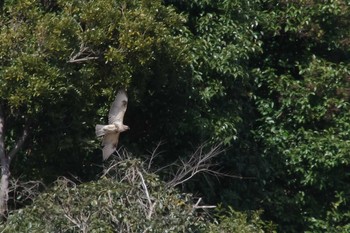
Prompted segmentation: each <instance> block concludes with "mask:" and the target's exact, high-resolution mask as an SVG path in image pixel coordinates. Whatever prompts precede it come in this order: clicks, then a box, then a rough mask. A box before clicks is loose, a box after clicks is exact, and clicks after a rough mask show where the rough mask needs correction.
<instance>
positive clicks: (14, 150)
mask: <svg viewBox="0 0 350 233" xmlns="http://www.w3.org/2000/svg"><path fill="white" fill-rule="evenodd" d="M27 137H28V126H25V127H24V129H23V134H22V136H21V137H20V138H19V139H18V141H17V143H16V145H15V146H14V147H13V148H12V150H11V151H10V153H9V154H8V157H9V159H10V161H11V160H12V159H13V157H14V156H15V155H16V154H17V152H18V151H19V150H20V149H21V147H22V146H23V143H24V142H25V140H26V139H27Z"/></svg>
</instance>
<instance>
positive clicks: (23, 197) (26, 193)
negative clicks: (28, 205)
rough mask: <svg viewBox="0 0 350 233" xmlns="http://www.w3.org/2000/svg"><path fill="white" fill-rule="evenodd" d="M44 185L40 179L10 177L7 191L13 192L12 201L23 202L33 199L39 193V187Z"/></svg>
mask: <svg viewBox="0 0 350 233" xmlns="http://www.w3.org/2000/svg"><path fill="white" fill-rule="evenodd" d="M43 187H45V185H44V183H43V182H41V181H26V182H23V181H21V180H20V179H11V180H10V188H9V192H11V193H13V197H12V199H13V202H14V204H16V203H24V202H25V201H33V200H34V199H35V198H36V197H37V196H38V195H39V194H40V189H41V188H43Z"/></svg>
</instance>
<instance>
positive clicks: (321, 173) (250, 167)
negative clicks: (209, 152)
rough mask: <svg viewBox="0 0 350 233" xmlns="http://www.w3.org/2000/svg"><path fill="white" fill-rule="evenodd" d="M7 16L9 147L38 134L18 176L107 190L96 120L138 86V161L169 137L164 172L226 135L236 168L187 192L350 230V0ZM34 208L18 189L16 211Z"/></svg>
mask: <svg viewBox="0 0 350 233" xmlns="http://www.w3.org/2000/svg"><path fill="white" fill-rule="evenodd" d="M0 11H1V18H0V26H1V31H0V108H1V111H0V113H1V114H2V115H3V116H4V122H5V123H4V129H5V130H4V131H3V136H4V137H3V141H4V151H5V152H6V151H7V152H8V151H11V148H14V146H15V145H16V143H17V141H18V139H19V138H21V136H22V135H23V132H28V136H27V137H26V140H25V142H24V144H23V146H22V147H21V149H20V150H19V151H18V153H17V154H16V156H14V157H13V159H12V160H11V167H10V170H11V177H12V178H13V179H19V180H21V181H23V182H27V181H32V180H40V181H42V182H43V183H44V184H45V185H46V186H48V187H56V188H54V189H57V190H60V187H62V186H60V185H57V182H56V186H55V185H54V183H53V182H55V181H56V180H57V178H58V177H68V178H70V179H74V180H79V182H80V183H82V186H81V187H85V186H83V185H87V186H88V184H92V185H96V187H98V188H96V189H94V188H89V187H88V188H87V190H89V191H86V192H88V193H90V194H91V195H87V196H93V193H94V190H96V191H97V190H99V188H100V187H104V186H103V185H102V186H99V185H98V184H99V182H105V180H103V179H102V178H99V175H100V174H101V173H102V172H103V169H104V168H103V166H102V156H101V150H100V142H99V141H98V139H96V138H95V135H94V126H95V124H97V123H104V122H106V120H107V115H108V110H109V105H110V103H111V102H112V100H113V99H114V97H115V94H116V91H117V90H118V89H119V88H127V90H128V95H129V105H128V110H127V112H126V115H125V118H124V121H125V124H127V125H129V126H130V128H131V130H130V131H128V132H127V133H123V134H122V135H121V138H120V146H122V147H123V148H125V149H126V150H127V151H128V153H130V154H132V158H138V159H140V160H137V161H144V160H147V158H149V156H150V154H151V153H152V151H153V150H154V149H155V148H156V147H157V145H158V143H159V142H162V143H161V145H160V146H159V148H158V152H159V153H160V154H159V156H158V157H157V158H155V159H154V161H153V164H152V166H153V168H154V170H157V168H161V167H164V166H166V165H168V164H171V163H173V162H174V161H176V160H178V159H182V160H186V159H188V156H190V155H191V154H192V153H193V152H194V151H195V150H196V148H197V147H198V146H199V145H201V144H203V143H206V146H207V147H208V148H211V147H212V146H215V145H217V144H218V143H221V145H222V148H224V149H225V152H223V153H221V154H220V155H219V156H217V157H216V158H215V159H214V161H213V163H215V164H216V168H217V169H220V172H222V173H225V174H229V176H222V177H216V176H210V175H205V174H204V175H198V176H195V177H193V178H192V179H191V180H190V181H188V182H186V183H184V184H182V186H181V187H177V188H178V189H177V190H178V191H174V192H175V193H176V192H186V193H192V194H193V195H195V196H199V197H202V198H203V200H204V202H205V203H207V204H209V205H220V206H221V207H220V208H222V209H224V210H225V211H221V212H220V211H219V212H220V214H219V216H221V217H218V218H217V221H218V222H221V223H222V224H225V217H223V216H228V217H229V218H231V220H232V219H245V218H247V216H246V215H245V214H246V213H251V211H260V213H261V215H260V217H257V216H255V215H254V216H255V217H256V218H261V219H259V220H256V221H258V222H259V223H256V222H255V223H254V224H257V225H259V224H260V225H259V226H261V229H264V230H265V231H269V229H270V231H272V230H271V229H275V230H276V231H277V232H304V231H309V232H325V231H327V232H348V231H349V230H350V225H349V222H350V211H349V206H348V203H349V201H350V165H349V163H350V111H349V110H350V105H349V98H350V65H349V61H350V27H349V25H350V5H349V2H348V1H345V0H335V1H331V0H329V1H318V0H295V1H288V0H283V1H275V0H266V1H262V0H248V1H239V0H231V1H229V0H220V1H214V0H206V1H198V0H194V1H185V0H184V1H182V0H177V1H175V0H168V1H154V0H132V1H116V0H103V1H102V0H94V1H84V0H74V1H61V0H42V1H35V0H21V1H16V0H5V1H4V2H3V3H2V5H1V10H0ZM0 139H1V137H0ZM7 152H6V153H7ZM141 167H142V166H141V165H140V166H139V168H138V169H139V171H141V170H142V168H141ZM123 169H124V170H125V166H124V167H123ZM123 169H121V170H123ZM171 169H172V168H169V169H163V170H162V171H161V172H159V173H158V176H159V180H164V181H166V180H169V179H170V177H171V174H172V170H171ZM126 171H128V170H127V169H126ZM147 174H148V173H147ZM232 176H235V177H236V178H233V177H232ZM118 177H119V176H118ZM237 177H239V178H237ZM119 178H120V177H119ZM150 179H151V178H150ZM152 179H153V178H152ZM159 180H158V179H157V182H158V181H159ZM141 181H142V180H141ZM110 182H111V183H108V182H107V183H106V184H105V185H106V186H105V187H108V186H110V187H112V186H113V187H114V186H115V184H114V183H113V182H114V181H113V179H112V180H110ZM150 182H151V181H150ZM159 182H160V181H159ZM130 184H131V187H133V186H132V182H131V183H128V185H130ZM157 185H161V184H157ZM68 186H69V185H68ZM69 187H70V188H71V187H72V186H69ZM123 187H124V186H123ZM157 187H158V186H157ZM124 188H125V187H124ZM67 189H68V188H67V187H66V188H62V189H61V191H62V190H63V191H62V192H63V193H64V190H67ZM84 190H85V189H84ZM120 190H124V189H122V188H121V189H120ZM120 190H119V191H115V192H116V193H118V192H122V191H120ZM157 190H158V189H157ZM159 190H162V188H159ZM159 190H158V191H159ZM158 191H157V192H158ZM84 192H85V191H84ZM101 192H102V191H101ZM159 192H160V193H162V191H159ZM42 195H44V194H42ZM45 195H47V194H45ZM162 195H163V194H162ZM162 195H161V196H162ZM167 195H168V194H167ZM169 195H170V194H169ZM174 195H175V196H176V195H178V194H174ZM163 196H164V197H165V196H166V194H164V195H163ZM170 196H171V195H170ZM115 198H119V197H115ZM63 199H64V198H63ZM34 200H35V199H34ZM45 200H47V203H46V204H48V203H49V202H50V200H49V199H45V198H42V199H40V198H39V201H37V202H35V201H34V203H37V204H36V205H38V206H40V203H41V202H42V205H43V206H45V205H46V204H45ZM77 203H79V202H77ZM72 205H73V204H72ZM77 205H78V204H77ZM30 206H33V204H32V202H31V201H28V200H27V201H26V200H22V199H21V196H16V195H15V192H10V200H9V209H10V211H9V214H10V216H16V214H18V212H19V211H21V210H22V209H23V208H24V207H26V208H31V207H30ZM175 206H176V205H175ZM26 208H24V209H26ZM53 208H54V207H53ZM78 209H79V208H78ZM175 210H176V208H175ZM175 210H174V211H175ZM226 210H228V212H230V211H231V212H230V213H231V214H227V213H228V212H227V211H226ZM234 210H235V211H234ZM236 211H237V212H236ZM175 212H176V211H175ZM175 212H174V213H175ZM188 213H189V212H186V214H188ZM232 213H234V214H232ZM37 214H38V213H37ZM38 215H39V214H38ZM180 215H183V213H179V216H180ZM101 216H103V214H102V215H101ZM159 216H162V214H160V215H159ZM249 216H253V215H249ZM101 218H103V217H101ZM198 218H200V217H198ZM213 218H214V217H213ZM14 219H15V217H14ZM19 219H20V218H19ZM248 219H254V217H249V218H248ZM37 220H38V219H37ZM212 220H213V219H212ZM220 220H221V221H220ZM21 221H22V223H23V221H24V220H19V222H15V220H13V223H12V224H14V225H13V226H15V225H16V224H20V223H21ZM33 221H34V220H33ZM62 221H63V220H62ZM164 221H165V220H164ZM166 221H168V220H166ZM184 221H185V220H184ZM247 221H248V220H247ZM260 221H261V222H264V223H261V222H260ZM213 222H215V221H213ZM228 222H229V221H228ZM248 222H249V221H248ZM248 222H245V221H243V223H242V224H243V225H245V226H249V224H250V223H248ZM10 223H11V221H9V223H8V224H9V225H10ZM6 224H7V223H6V222H5V223H3V226H4V227H5V226H6ZM23 224H24V223H23ZM57 224H58V223H57ZM59 224H61V223H59ZM104 224H105V223H104ZM157 224H158V223H155V225H157ZM173 224H175V225H176V224H179V226H180V225H181V226H186V225H184V224H183V223H180V222H178V223H173ZM213 224H214V223H213ZM218 224H219V223H218ZM269 224H272V225H274V227H269V226H270V225H269ZM146 225H147V224H146ZM227 225H228V226H229V224H227ZM267 225H268V226H267ZM222 226H223V225H222ZM196 227H197V228H191V229H192V230H193V229H197V230H198V231H199V229H202V228H201V227H199V226H196ZM211 227H212V228H211V230H212V232H220V231H219V230H217V231H215V229H214V226H211ZM204 228H205V227H204ZM19 229H20V228H19ZM38 229H39V228H38ZM40 229H41V228H40ZM62 229H63V228H62ZM74 229H75V228H74ZM159 229H161V228H159ZM179 229H180V228H179ZM179 229H177V230H174V231H175V232H180V231H181V230H179ZM188 229H190V227H189V228H188ZM188 229H182V230H183V231H184V232H186V231H189V230H188ZM206 229H207V228H206ZM228 229H229V228H227V229H226V230H227V232H230V231H231V230H232V229H231V230H228ZM247 229H248V228H247ZM249 229H250V230H249ZM249 229H248V230H247V232H259V231H253V230H252V229H251V228H249ZM12 230H13V229H12ZM221 230H222V229H221ZM111 231H112V230H111ZM135 231H136V232H137V231H138V230H137V229H135ZM193 231H195V230H193ZM9 232H11V231H9ZM101 232H108V231H107V230H106V229H105V230H104V231H102V230H101ZM207 232H209V230H208V229H207ZM221 232H222V231H221ZM232 232H233V230H232ZM237 232H243V230H241V231H237Z"/></svg>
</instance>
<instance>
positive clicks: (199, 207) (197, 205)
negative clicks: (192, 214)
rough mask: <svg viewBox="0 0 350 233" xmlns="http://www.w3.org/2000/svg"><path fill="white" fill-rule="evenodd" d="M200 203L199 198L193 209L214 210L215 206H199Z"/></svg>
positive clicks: (200, 199)
mask: <svg viewBox="0 0 350 233" xmlns="http://www.w3.org/2000/svg"><path fill="white" fill-rule="evenodd" d="M201 201H202V198H199V199H198V201H197V202H196V204H194V205H193V209H213V208H216V206H215V205H199V203H200V202H201Z"/></svg>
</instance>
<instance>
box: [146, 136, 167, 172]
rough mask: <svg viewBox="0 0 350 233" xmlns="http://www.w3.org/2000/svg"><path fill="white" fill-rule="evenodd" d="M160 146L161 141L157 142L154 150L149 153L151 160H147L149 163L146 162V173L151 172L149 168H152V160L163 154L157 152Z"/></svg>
mask: <svg viewBox="0 0 350 233" xmlns="http://www.w3.org/2000/svg"><path fill="white" fill-rule="evenodd" d="M161 145H163V142H162V141H160V142H158V144H157V145H156V148H154V149H153V151H152V152H151V158H150V159H149V161H148V166H147V170H148V171H150V170H151V166H152V164H153V160H154V159H155V158H156V157H158V156H159V155H160V154H162V153H163V151H159V152H158V149H159V147H160V146H161Z"/></svg>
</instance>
